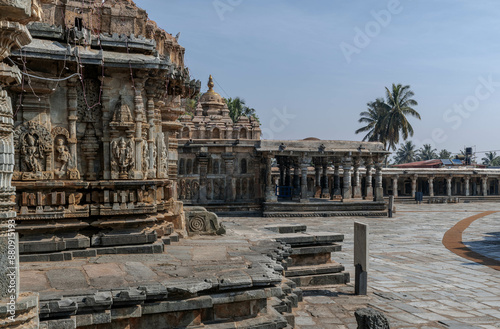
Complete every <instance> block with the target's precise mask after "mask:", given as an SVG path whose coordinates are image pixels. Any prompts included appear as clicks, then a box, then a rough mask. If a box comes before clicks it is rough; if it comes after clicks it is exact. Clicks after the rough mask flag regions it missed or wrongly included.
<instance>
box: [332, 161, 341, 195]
mask: <svg viewBox="0 0 500 329" xmlns="http://www.w3.org/2000/svg"><path fill="white" fill-rule="evenodd" d="M341 194H342V190H341V188H340V165H339V164H338V163H336V164H335V165H334V170H333V195H341Z"/></svg>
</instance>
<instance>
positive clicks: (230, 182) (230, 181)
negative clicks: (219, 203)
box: [222, 153, 236, 201]
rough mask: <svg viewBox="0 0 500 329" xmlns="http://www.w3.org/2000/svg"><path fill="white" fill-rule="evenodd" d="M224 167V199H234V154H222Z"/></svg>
mask: <svg viewBox="0 0 500 329" xmlns="http://www.w3.org/2000/svg"><path fill="white" fill-rule="evenodd" d="M222 158H223V159H224V161H225V167H226V175H225V176H226V200H228V201H234V200H235V199H236V181H235V179H234V154H232V153H225V154H222Z"/></svg>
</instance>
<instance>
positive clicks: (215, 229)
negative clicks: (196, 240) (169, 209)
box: [184, 207, 226, 235]
mask: <svg viewBox="0 0 500 329" xmlns="http://www.w3.org/2000/svg"><path fill="white" fill-rule="evenodd" d="M184 210H185V212H186V228H187V231H188V234H189V235H197V234H199V235H204V234H209V235H210V234H218V235H221V234H225V233H226V229H225V228H224V225H223V224H222V223H221V222H220V221H219V218H218V217H217V215H216V214H214V213H212V212H208V211H207V210H206V209H205V208H203V207H186V208H184Z"/></svg>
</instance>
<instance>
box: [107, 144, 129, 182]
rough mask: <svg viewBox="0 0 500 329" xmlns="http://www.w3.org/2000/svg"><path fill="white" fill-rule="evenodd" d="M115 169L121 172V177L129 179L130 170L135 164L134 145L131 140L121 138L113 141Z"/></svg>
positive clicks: (113, 164) (112, 162) (112, 163)
mask: <svg viewBox="0 0 500 329" xmlns="http://www.w3.org/2000/svg"><path fill="white" fill-rule="evenodd" d="M111 149H112V151H113V160H112V161H111V165H112V166H113V170H115V171H118V172H119V178H120V179H128V177H129V171H130V169H132V167H133V166H134V151H133V149H134V147H133V143H132V141H131V140H128V141H127V140H125V138H123V137H122V138H120V139H118V140H114V141H112V142H111Z"/></svg>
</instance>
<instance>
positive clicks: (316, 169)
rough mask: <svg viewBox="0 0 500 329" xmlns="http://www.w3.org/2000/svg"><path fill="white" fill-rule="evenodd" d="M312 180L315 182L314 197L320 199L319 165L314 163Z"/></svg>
mask: <svg viewBox="0 0 500 329" xmlns="http://www.w3.org/2000/svg"><path fill="white" fill-rule="evenodd" d="M314 180H315V187H314V188H315V191H314V197H315V198H319V197H321V185H322V184H321V164H319V163H316V164H315V165H314Z"/></svg>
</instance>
